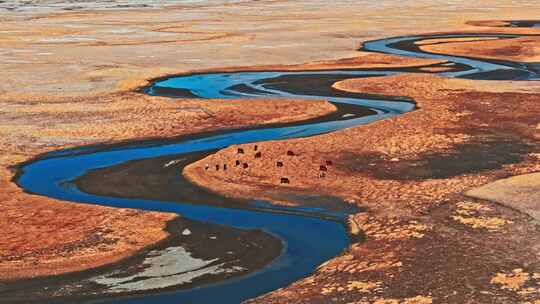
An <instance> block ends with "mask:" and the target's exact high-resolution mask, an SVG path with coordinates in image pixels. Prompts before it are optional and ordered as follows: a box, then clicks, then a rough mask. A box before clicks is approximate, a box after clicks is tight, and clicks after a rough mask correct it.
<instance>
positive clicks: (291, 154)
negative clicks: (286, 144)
mask: <svg viewBox="0 0 540 304" xmlns="http://www.w3.org/2000/svg"><path fill="white" fill-rule="evenodd" d="M287 155H288V156H294V155H295V154H294V152H293V151H291V150H289V151H287Z"/></svg>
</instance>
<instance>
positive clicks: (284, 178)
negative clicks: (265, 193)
mask: <svg viewBox="0 0 540 304" xmlns="http://www.w3.org/2000/svg"><path fill="white" fill-rule="evenodd" d="M281 183H282V184H290V183H291V181H290V180H289V179H288V178H286V177H282V178H281Z"/></svg>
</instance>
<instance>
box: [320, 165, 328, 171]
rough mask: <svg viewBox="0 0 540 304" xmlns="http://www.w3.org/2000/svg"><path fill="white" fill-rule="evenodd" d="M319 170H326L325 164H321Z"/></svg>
mask: <svg viewBox="0 0 540 304" xmlns="http://www.w3.org/2000/svg"><path fill="white" fill-rule="evenodd" d="M319 171H323V172H327V171H328V168H327V167H326V166H325V165H321V166H320V167H319Z"/></svg>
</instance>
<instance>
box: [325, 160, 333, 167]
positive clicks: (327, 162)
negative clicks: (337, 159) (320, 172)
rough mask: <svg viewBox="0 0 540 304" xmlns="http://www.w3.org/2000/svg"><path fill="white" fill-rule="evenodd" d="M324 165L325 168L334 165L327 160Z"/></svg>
mask: <svg viewBox="0 0 540 304" xmlns="http://www.w3.org/2000/svg"><path fill="white" fill-rule="evenodd" d="M326 165H327V166H332V165H334V163H333V162H332V161H331V160H327V161H326Z"/></svg>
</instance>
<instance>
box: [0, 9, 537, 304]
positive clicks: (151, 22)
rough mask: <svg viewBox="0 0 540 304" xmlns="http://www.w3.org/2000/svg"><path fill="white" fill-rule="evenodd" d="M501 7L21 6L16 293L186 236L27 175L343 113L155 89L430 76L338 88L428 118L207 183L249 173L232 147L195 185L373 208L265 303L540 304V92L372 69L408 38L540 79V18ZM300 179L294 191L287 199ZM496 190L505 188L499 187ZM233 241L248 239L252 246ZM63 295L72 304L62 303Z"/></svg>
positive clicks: (8, 187)
mask: <svg viewBox="0 0 540 304" xmlns="http://www.w3.org/2000/svg"><path fill="white" fill-rule="evenodd" d="M493 2H494V3H493V4H490V5H489V7H487V5H486V4H482V3H471V2H470V1H453V2H451V3H449V2H448V1H432V2H430V3H429V4H426V3H424V2H421V1H413V0H410V1H400V2H399V3H396V2H395V1H388V0H386V1H379V3H376V4H375V3H372V2H370V1H360V2H355V3H351V2H350V1H336V2H333V3H325V2H322V1H286V0H285V1H239V2H232V3H229V4H224V3H221V2H218V1H209V2H208V3H204V2H201V3H199V2H194V3H186V4H178V3H172V4H171V3H168V2H163V3H159V5H157V4H156V5H151V6H147V5H140V3H138V2H134V3H131V2H130V3H127V4H126V3H122V2H119V3H118V4H117V5H99V2H96V3H97V4H95V5H89V4H87V3H86V4H81V5H80V6H73V5H71V4H70V5H67V4H65V5H63V4H61V3H60V4H59V3H55V4H54V5H50V6H47V5H43V4H39V5H38V4H35V5H34V4H33V5H32V6H31V7H25V5H29V4H28V3H27V4H20V3H17V2H16V1H14V2H10V1H7V4H6V3H3V4H2V5H3V6H5V7H4V8H3V9H2V8H0V20H1V22H2V25H1V27H0V58H1V61H0V69H1V70H2V76H3V77H2V78H3V81H2V82H1V83H0V105H1V107H0V134H1V135H2V136H1V137H0V150H1V151H2V154H1V156H0V189H1V190H2V191H1V192H0V212H1V214H2V215H1V216H0V229H1V230H2V231H4V233H1V234H0V279H1V280H2V284H3V285H0V293H1V292H2V290H3V289H2V288H4V286H8V288H5V289H4V291H5V292H6V293H9V292H10V289H9V287H10V286H15V285H16V284H18V282H25V284H26V282H28V280H40V279H41V278H49V277H51V276H53V277H54V276H56V275H60V276H61V275H62V274H68V273H70V274H72V273H77V272H78V271H92V269H95V268H96V267H107V266H110V265H112V264H114V263H122V261H124V260H125V259H127V258H130V257H134V256H137V254H139V253H140V252H141V251H142V250H148V249H152V248H154V247H156V246H159V244H162V243H163V242H167V241H170V240H171V238H175V237H177V234H173V233H172V232H171V230H170V229H169V230H168V229H167V227H170V226H171V223H173V222H174V221H176V222H175V223H178V221H180V222H181V221H182V218H181V217H180V218H179V217H178V216H177V215H175V214H171V213H159V212H146V211H140V210H134V209H118V208H111V207H101V206H96V205H86V204H76V203H72V202H66V201H60V200H54V199H50V198H46V197H43V196H38V195H33V194H31V193H26V192H24V191H23V190H22V189H21V188H19V187H18V185H17V184H16V183H15V178H16V174H17V168H18V166H19V165H20V164H21V163H24V162H27V161H30V160H33V159H35V158H36V157H40V155H42V154H43V153H47V152H51V151H55V150H59V149H64V148H71V147H78V146H89V145H101V144H122V143H124V142H129V141H141V140H146V139H152V138H172V137H176V136H181V135H185V136H187V135H189V134H194V133H199V132H208V131H214V130H219V129H232V128H240V127H250V126H260V125H273V124H278V123H286V122H294V121H302V120H307V119H315V118H317V117H321V116H324V115H329V114H331V113H332V112H334V111H336V108H335V106H334V105H333V104H331V103H328V102H327V101H325V100H315V101H314V100H301V99H278V98H264V99H254V100H250V101H249V106H246V101H244V100H239V99H238V100H236V99H232V100H202V99H197V98H187V99H174V98H169V97H156V96H150V95H146V94H144V92H142V91H141V88H143V87H145V86H147V85H148V84H150V83H151V82H152V81H153V80H154V79H157V78H161V77H165V76H168V75H176V74H189V73H194V72H202V71H237V70H241V71H246V70H253V71H259V70H261V71H266V70H275V69H279V70H293V71H294V70H326V69H351V68H361V69H373V68H399V67H403V68H419V67H420V68H419V69H420V70H419V71H420V72H422V71H423V72H425V73H418V71H416V73H405V74H400V75H393V76H392V75H390V76H382V77H370V78H358V79H348V80H344V81H340V82H337V83H335V84H334V85H333V87H334V89H335V90H336V91H342V92H361V93H366V94H373V95H379V96H380V95H382V96H398V97H407V98H410V99H412V100H414V101H415V102H416V105H417V109H416V110H415V111H412V112H409V113H406V114H403V115H399V116H396V117H393V118H390V119H386V120H382V121H378V122H374V123H370V124H368V125H364V126H357V127H353V128H349V129H345V130H341V131H337V132H333V133H330V134H323V135H318V136H314V137H309V138H301V139H290V140H280V141H272V142H261V143H258V149H259V150H260V151H261V153H262V156H261V157H260V158H259V159H257V161H251V160H250V167H249V170H228V171H223V170H221V171H208V170H205V166H206V165H207V164H212V165H214V164H223V163H228V164H233V163H234V161H235V160H237V158H238V155H237V151H238V148H244V149H251V146H252V145H251V144H250V145H245V146H233V147H229V148H225V149H222V150H220V151H217V152H216V153H213V154H211V155H209V156H207V157H206V158H204V159H202V160H199V161H197V162H194V163H192V164H190V165H188V166H187V167H186V168H185V169H184V171H183V172H182V174H183V175H184V176H185V177H186V178H187V179H189V180H190V181H192V182H193V183H194V184H196V185H199V186H201V187H203V188H205V189H207V190H209V191H211V192H213V193H218V194H220V195H223V196H225V197H228V198H231V199H246V198H249V199H254V198H255V199H264V200H268V201H271V202H274V203H276V204H281V205H286V206H298V205H306V206H307V205H309V204H311V203H312V202H311V201H312V200H313V197H316V196H320V197H325V198H330V199H328V201H330V202H332V201H336V200H338V201H343V202H347V203H348V204H350V205H352V206H354V207H358V208H359V209H361V210H362V212H360V213H356V214H351V215H349V217H348V221H347V223H348V225H347V228H348V230H349V233H350V239H351V240H352V241H353V242H352V244H351V246H350V248H348V249H346V250H345V251H344V252H343V253H342V254H341V255H339V256H337V257H335V258H334V259H332V260H330V261H328V262H327V263H325V264H324V265H322V266H321V267H319V268H318V269H317V270H316V271H315V272H314V274H313V275H312V276H310V277H308V278H305V279H303V280H300V281H298V282H296V283H294V284H292V285H289V286H284V288H283V289H279V290H277V291H274V292H272V293H269V294H267V295H263V296H261V297H259V298H257V299H253V300H251V301H250V303H379V304H382V303H392V304H393V303H411V304H412V303H540V288H538V284H540V258H539V254H538V252H539V250H540V248H539V245H538V244H539V240H540V232H539V231H538V228H537V221H538V220H540V219H539V218H538V210H537V207H538V206H537V202H538V201H540V195H539V190H538V179H539V177H538V173H537V172H539V171H540V147H539V144H538V140H539V139H540V120H539V117H540V105H539V104H538V101H539V99H540V94H539V93H538V90H539V89H540V83H539V82H538V81H537V80H532V81H498V80H476V79H456V78H452V79H450V78H445V77H442V76H437V75H434V74H433V73H434V72H440V71H445V69H446V68H448V67H445V66H444V64H445V63H446V61H445V60H443V59H440V60H438V59H422V58H410V57H401V56H394V55H385V54H378V53H370V52H367V51H357V48H358V47H359V46H360V44H361V42H363V41H368V40H373V39H380V38H385V37H392V36H401V35H415V34H426V33H471V34H472V33H505V34H513V33H515V34H519V35H528V36H521V37H517V38H512V39H500V40H496V39H486V38H482V39H481V38H478V39H474V38H471V39H452V38H448V39H442V38H437V39H435V38H434V39H432V40H423V41H422V43H421V44H418V48H419V49H421V50H423V51H428V52H432V53H437V54H451V55H457V56H468V57H474V58H484V59H490V60H507V61H512V62H519V63H523V64H529V65H531V67H532V68H534V67H535V66H534V64H535V63H536V62H538V61H540V60H539V59H538V58H539V56H540V51H539V50H540V39H539V38H538V37H540V36H535V35H540V29H535V28H527V27H519V26H518V27H506V26H505V25H506V24H507V23H505V22H503V21H504V20H534V18H535V16H538V14H539V13H540V8H539V7H538V5H537V4H536V3H534V2H533V1H493ZM493 20H495V21H493ZM499 20H502V21H499ZM448 69H450V68H448ZM287 151H293V152H294V153H293V154H294V155H287ZM242 157H250V156H248V155H245V156H242ZM277 161H280V162H283V166H282V167H276V165H275V164H276V162H277ZM323 164H326V167H325V170H324V171H325V172H326V173H325V177H324V178H321V176H320V170H321V165H323ZM535 173H536V174H535ZM44 174H47V173H46V172H44ZM283 177H287V179H288V180H289V183H287V184H283V183H282V182H280V180H281V178H283ZM498 180H499V181H498ZM497 181H498V182H497ZM492 182H495V183H499V184H494V185H495V186H493V185H492V186H491V188H490V183H492ZM497 185H500V186H497ZM476 187H480V188H478V189H476ZM515 187H517V189H518V190H516V191H517V192H516V193H517V194H516V193H512V189H515ZM520 187H521V188H520ZM499 188H504V189H505V191H507V193H502V194H501V193H499V191H498V190H499ZM524 188H525V189H524ZM102 190H103V189H102ZM105 190H106V191H112V190H109V189H105ZM105 190H103V191H105ZM107 193H108V194H110V192H107ZM523 193H525V194H523ZM519 195H522V196H523V199H521V198H520V197H519ZM315 200H316V199H315ZM236 207H238V206H236ZM240 207H241V206H240ZM182 225H188V226H189V225H190V222H189V221H186V222H184V223H183V224H181V226H182ZM182 227H184V226H182ZM182 229H183V228H182ZM182 229H180V230H179V231H180V232H182ZM212 229H215V228H212ZM176 230H178V229H176ZM222 233H223V234H224V235H226V236H224V238H231V239H236V240H238V238H241V237H244V235H243V234H241V233H240V232H238V231H234V229H230V230H228V229H227V230H224V231H223V232H222ZM237 236H238V237H237ZM358 236H362V237H358ZM355 240H356V241H357V242H356V241H355ZM260 241H261V243H264V244H268V243H272V242H274V241H273V240H268V239H265V238H264V237H260ZM254 244H256V242H254ZM261 246H262V247H263V248H264V246H265V245H261ZM254 247H257V246H254ZM268 255H269V256H272V257H273V255H275V253H272V254H270V253H268ZM269 258H270V257H267V259H269ZM263 262H264V263H267V262H268V261H266V260H265V261H263ZM263 262H261V264H262V263H263ZM257 266H258V267H260V266H261V265H257ZM55 295H60V296H63V295H64V293H59V294H54V293H53V294H52V295H49V294H47V296H55ZM0 298H2V297H0ZM4 299H5V300H4V301H8V302H13V298H9V297H4ZM2 301H3V300H1V299H0V302H2Z"/></svg>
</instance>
